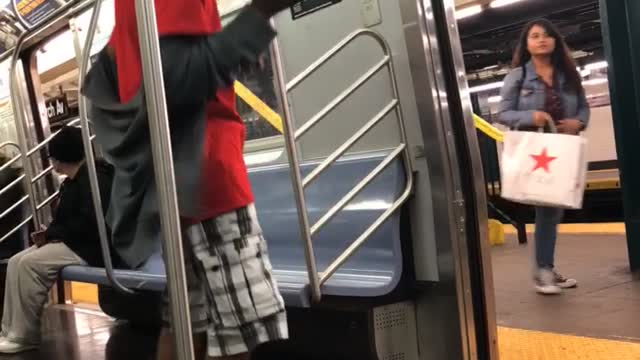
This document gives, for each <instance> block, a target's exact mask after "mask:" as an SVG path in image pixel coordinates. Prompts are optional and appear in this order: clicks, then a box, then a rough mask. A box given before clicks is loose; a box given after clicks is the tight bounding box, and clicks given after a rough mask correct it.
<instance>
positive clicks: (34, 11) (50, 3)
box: [11, 0, 62, 27]
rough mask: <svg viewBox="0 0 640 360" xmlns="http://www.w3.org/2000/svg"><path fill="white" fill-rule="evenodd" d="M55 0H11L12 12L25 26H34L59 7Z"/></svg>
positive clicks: (58, 2) (59, 3) (59, 2)
mask: <svg viewBox="0 0 640 360" xmlns="http://www.w3.org/2000/svg"><path fill="white" fill-rule="evenodd" d="M61 3H62V2H61V1H57V0H12V9H11V10H12V12H15V13H16V15H17V16H18V18H19V19H20V20H21V21H22V22H23V23H24V24H26V25H27V26H29V27H31V26H35V25H37V24H38V23H39V22H40V21H42V20H44V19H45V18H46V17H47V15H49V14H51V13H52V12H54V11H56V10H57V9H58V8H60V6H62V5H61Z"/></svg>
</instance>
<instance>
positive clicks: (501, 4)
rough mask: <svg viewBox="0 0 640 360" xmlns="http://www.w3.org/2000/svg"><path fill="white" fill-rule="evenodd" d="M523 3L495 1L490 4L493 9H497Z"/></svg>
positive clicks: (519, 0)
mask: <svg viewBox="0 0 640 360" xmlns="http://www.w3.org/2000/svg"><path fill="white" fill-rule="evenodd" d="M521 1H523V0H494V1H492V2H491V3H490V4H489V6H490V7H491V8H494V9H495V8H499V7H503V6H507V5H511V4H515V3H518V2H521Z"/></svg>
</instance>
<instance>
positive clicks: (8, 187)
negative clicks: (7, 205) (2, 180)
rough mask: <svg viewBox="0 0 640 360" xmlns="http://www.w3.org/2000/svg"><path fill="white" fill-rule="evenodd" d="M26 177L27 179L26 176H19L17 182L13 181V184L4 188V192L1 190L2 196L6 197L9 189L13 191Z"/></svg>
mask: <svg viewBox="0 0 640 360" xmlns="http://www.w3.org/2000/svg"><path fill="white" fill-rule="evenodd" d="M25 177H26V175H24V174H22V175H20V176H18V177H17V178H16V179H15V180H13V181H12V182H11V183H9V185H7V186H5V187H4V188H2V190H0V195H4V193H6V192H7V191H9V189H11V188H13V187H14V186H16V185H18V184H19V183H20V182H21V181H22V180H24V178H25Z"/></svg>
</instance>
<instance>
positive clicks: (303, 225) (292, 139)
mask: <svg viewBox="0 0 640 360" xmlns="http://www.w3.org/2000/svg"><path fill="white" fill-rule="evenodd" d="M272 24H273V22H272ZM272 46H273V51H272V54H273V56H274V59H273V63H274V67H275V70H276V75H277V81H278V83H279V86H278V88H279V90H280V95H281V98H282V112H283V113H284V117H283V119H282V120H283V121H282V125H283V128H284V139H285V144H286V148H287V158H288V159H289V174H291V183H292V185H293V195H294V198H295V201H296V209H297V211H298V225H299V227H300V235H301V236H302V244H303V246H304V256H305V260H306V264H307V276H308V277H309V287H310V290H311V298H312V299H313V301H315V302H318V301H320V298H321V297H322V293H321V291H320V278H319V276H318V268H317V265H316V257H315V253H314V251H313V241H312V238H311V228H310V226H309V215H308V214H307V205H306V202H305V199H304V186H302V174H301V173H300V161H299V160H298V151H297V149H296V135H295V128H294V125H293V121H292V119H291V118H292V116H291V109H290V107H289V100H288V91H287V90H286V87H287V85H286V84H287V83H286V80H285V77H284V71H283V70H282V59H281V58H280V52H279V50H278V40H277V39H276V40H274V42H273V45H272Z"/></svg>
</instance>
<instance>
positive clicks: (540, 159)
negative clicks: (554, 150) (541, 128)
mask: <svg viewBox="0 0 640 360" xmlns="http://www.w3.org/2000/svg"><path fill="white" fill-rule="evenodd" d="M530 156H531V157H532V158H533V160H535V162H536V165H535V166H534V167H533V170H531V172H534V171H536V170H538V169H543V170H544V171H545V172H547V173H548V172H549V164H550V163H551V162H552V161H553V160H555V159H557V157H553V156H549V155H547V148H544V149H543V150H542V153H540V155H533V154H532V155H530Z"/></svg>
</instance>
